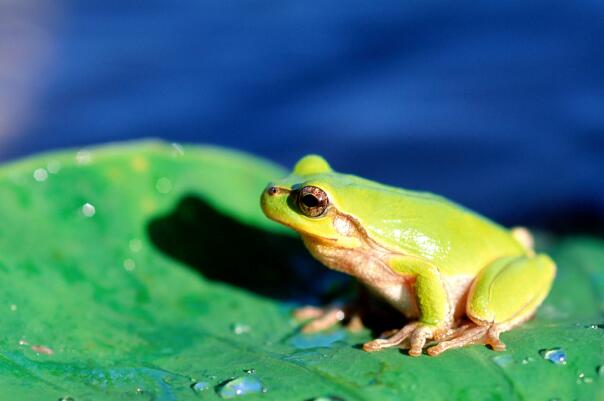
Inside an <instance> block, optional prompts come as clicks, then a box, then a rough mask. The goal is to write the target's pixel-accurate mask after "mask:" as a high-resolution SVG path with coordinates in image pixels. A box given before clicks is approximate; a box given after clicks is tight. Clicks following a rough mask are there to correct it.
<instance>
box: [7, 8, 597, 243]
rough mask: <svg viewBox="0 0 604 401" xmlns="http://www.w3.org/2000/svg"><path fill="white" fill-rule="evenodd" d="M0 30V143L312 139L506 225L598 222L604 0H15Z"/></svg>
mask: <svg viewBox="0 0 604 401" xmlns="http://www.w3.org/2000/svg"><path fill="white" fill-rule="evenodd" d="M24 3H27V4H24ZM0 35H1V37H2V40H1V41H0V160H9V159H13V158H16V157H20V156H24V155H29V154H32V153H35V152H39V151H44V150H49V149H57V148H62V147H65V146H70V147H74V146H75V147H81V146H85V145H89V144H93V143H103V142H107V141H117V140H124V139H133V138H143V137H160V138H164V139H167V140H170V141H178V142H194V143H212V144H218V145H224V146H228V147H234V148H237V149H241V150H244V151H248V152H252V153H255V154H258V155H261V156H264V157H267V158H270V159H272V160H274V161H276V162H279V163H281V164H283V165H286V166H291V165H293V163H295V161H296V160H297V158H299V157H300V156H301V155H303V154H305V153H309V152H316V153H320V154H323V155H324V156H325V157H326V158H327V159H328V160H329V161H330V162H331V164H332V165H333V166H335V168H336V169H338V170H340V171H345V172H353V173H356V174H359V175H363V176H367V177H369V178H373V179H376V180H380V181H383V182H386V183H390V184H395V185H399V186H404V187H407V188H413V189H422V190H430V191H433V192H437V193H441V194H443V195H446V196H448V197H450V198H452V199H454V200H456V201H458V202H461V203H463V204H465V205H467V206H469V207H471V208H474V209H477V210H478V211H480V212H482V213H485V214H487V215H489V216H490V217H492V218H495V219H497V220H499V221H501V222H503V223H505V224H509V225H512V224H530V225H537V226H541V227H544V228H548V229H553V230H559V231H565V232H577V231H593V230H598V229H601V228H602V226H603V224H602V222H603V221H604V45H603V41H604V3H602V2H597V1H585V0H581V1H573V2H568V1H567V2H555V1H531V2H526V1H510V2H505V3H503V2H502V3H497V2H487V1H485V2H474V1H455V2H453V1H451V2H446V1H421V2H419V1H415V2H400V1H379V2H368V1H350V0H348V1H322V2H316V3H314V2H307V1H301V0H294V1H239V2H237V1H219V2H207V1H199V0H196V1H192V0H188V1H187V0H182V1H169V0H163V1H161V0H154V1H153V0H149V1H145V2H132V1H107V0H103V1H101V0H82V1H67V0H54V1H50V0H47V1H44V0H38V1H32V2H21V1H17V0H12V1H7V2H4V3H3V4H2V5H0Z"/></svg>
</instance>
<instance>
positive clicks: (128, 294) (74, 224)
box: [0, 142, 604, 401]
mask: <svg viewBox="0 0 604 401" xmlns="http://www.w3.org/2000/svg"><path fill="white" fill-rule="evenodd" d="M283 174H284V171H283V170H282V169H280V168H279V167H277V166H274V165H272V164H270V163H268V162H265V161H262V160H259V159H256V158H252V157H250V156H247V155H244V154H240V153H235V152H232V151H226V150H222V149H217V148H208V147H181V146H178V145H169V144H162V143H155V142H142V143H132V144H126V145H116V146H109V147H102V148H95V149H91V150H83V151H78V152H75V151H69V152H62V153H56V154H47V155H43V156H38V157H35V158H31V159H27V160H24V161H20V162H17V163H12V164H9V165H6V166H4V167H2V168H1V169H0V205H1V207H0V273H1V274H2V291H1V292H0V315H1V316H2V325H1V326H0V332H1V336H0V389H2V392H1V396H0V399H11V400H14V399H37V400H57V399H60V398H62V397H65V399H68V398H67V397H72V398H73V399H74V400H76V401H80V400H103V401H107V400H137V399H140V400H197V399H206V400H220V399H224V398H229V397H233V398H240V397H242V399H246V400H267V401H268V400H300V401H304V400H311V399H315V398H317V399H342V400H351V401H352V400H379V401H384V400H401V399H405V400H426V399H429V400H460V401H461V400H464V401H466V400H549V399H556V398H559V399H562V400H573V399H583V400H595V399H603V398H604V373H602V372H604V369H602V368H599V367H600V366H602V365H604V330H603V327H604V325H603V322H604V318H603V311H604V242H602V241H601V240H598V239H593V238H568V239H565V240H563V241H557V242H554V243H551V244H549V245H548V248H549V249H548V250H549V251H550V252H551V254H552V256H553V257H554V258H555V259H556V261H557V262H558V264H559V275H558V278H557V280H556V283H555V286H554V289H553V291H552V293H551V295H550V296H549V298H548V300H547V301H546V303H545V305H544V306H543V307H542V308H541V309H540V310H539V313H538V315H537V317H536V318H535V319H534V320H532V321H530V322H528V323H527V324H525V325H524V326H522V327H520V328H518V329H515V330H513V331H511V332H509V333H505V334H503V336H502V338H503V340H504V341H505V342H506V343H507V345H508V348H509V351H506V352H504V353H495V352H493V351H491V350H489V349H487V348H485V347H482V346H476V347H469V348H465V349H461V350H454V351H450V352H447V353H445V354H443V355H441V356H439V357H436V358H431V357H428V356H421V357H419V358H410V357H408V356H407V355H405V354H404V353H402V352H400V351H398V350H387V351H383V352H379V353H372V354H369V353H365V352H364V351H362V350H361V349H359V347H358V345H359V344H361V343H362V342H364V341H367V340H368V339H370V338H371V334H370V333H369V332H368V331H364V332H361V333H360V334H355V335H352V334H350V333H347V332H343V331H342V330H337V331H335V332H331V333H325V336H324V337H321V336H318V337H308V338H301V337H300V336H302V335H301V334H299V333H298V325H297V324H296V323H295V322H294V321H293V320H292V319H291V310H292V308H293V306H292V305H293V303H294V302H313V301H314V302H317V301H320V300H321V298H322V297H325V296H326V295H325V294H327V296H329V293H330V291H331V290H332V289H333V285H337V284H338V283H339V281H338V280H337V279H335V280H334V279H333V277H332V276H329V275H327V273H326V272H327V269H324V268H322V267H321V266H318V264H316V263H314V262H313V261H312V260H311V259H310V258H309V257H308V255H307V254H306V252H305V251H304V250H303V249H302V247H301V245H300V243H299V240H298V239H297V238H296V237H295V236H294V235H292V234H291V233H290V232H289V231H288V230H287V229H285V228H282V227H280V226H278V225H275V224H274V223H272V222H270V221H268V220H267V219H266V218H264V216H263V215H262V213H261V211H260V209H259V207H258V197H259V193H260V191H261V190H262V188H263V187H264V186H265V185H266V183H267V182H268V181H269V180H270V179H273V178H275V177H278V176H280V175H283ZM334 283H335V284H334ZM300 344H302V346H301V345H300ZM555 348H558V349H559V350H556V351H555V352H554V353H553V354H556V352H558V353H557V354H556V355H557V357H556V358H557V359H558V361H559V360H560V358H561V357H560V354H559V352H563V354H564V361H562V362H564V363H554V361H552V360H551V358H550V359H548V358H544V356H543V355H546V354H547V351H548V350H552V349H555ZM551 354H552V353H549V354H548V355H551ZM319 397H325V398H319ZM329 397H331V398H329Z"/></svg>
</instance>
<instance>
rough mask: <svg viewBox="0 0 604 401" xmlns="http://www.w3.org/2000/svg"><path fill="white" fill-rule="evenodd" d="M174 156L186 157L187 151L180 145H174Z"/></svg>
mask: <svg viewBox="0 0 604 401" xmlns="http://www.w3.org/2000/svg"><path fill="white" fill-rule="evenodd" d="M172 149H173V151H172V154H173V155H174V156H184V154H185V150H184V149H183V147H182V145H180V144H179V143H176V142H174V143H172Z"/></svg>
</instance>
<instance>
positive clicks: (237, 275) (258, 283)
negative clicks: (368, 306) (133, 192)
mask: <svg viewBox="0 0 604 401" xmlns="http://www.w3.org/2000/svg"><path fill="white" fill-rule="evenodd" d="M148 234H149V237H150V239H151V242H152V243H153V244H154V245H155V246H157V247H158V248H159V249H160V250H161V251H162V252H163V253H165V254H166V255H168V256H170V257H172V258H174V259H176V260H178V261H180V262H183V263H185V264H187V265H188V266H190V267H192V268H194V269H195V270H197V271H198V272H200V273H201V274H202V275H203V276H204V277H206V278H208V279H210V280H215V281H222V282H225V283H228V284H230V285H233V286H238V287H241V288H243V289H246V290H248V291H251V292H254V293H257V294H259V295H263V296H267V297H272V298H278V299H287V300H292V301H299V302H312V303H316V302H323V301H325V299H324V298H323V296H324V295H325V293H326V290H327V293H328V294H329V287H332V288H334V287H340V288H341V287H342V286H341V285H338V283H341V282H342V281H343V280H342V277H340V275H337V277H336V276H334V275H333V273H331V272H329V271H328V270H327V269H325V268H324V267H322V266H320V265H319V264H318V263H316V262H315V261H314V260H312V258H311V257H310V256H309V255H308V254H307V252H306V250H305V249H304V247H303V245H302V242H301V241H300V240H299V239H297V238H295V237H290V236H286V235H281V234H276V233H271V232H269V231H265V230H261V229H258V228H255V227H253V226H249V225H246V224H242V223H241V222H239V221H237V220H235V219H233V218H232V217H230V216H228V215H226V214H224V213H222V212H220V211H218V210H216V209H215V208H213V207H212V206H211V205H210V204H209V203H207V202H206V201H204V200H203V199H201V198H199V197H196V196H193V195H188V196H185V197H184V198H182V199H181V200H180V202H179V203H178V204H177V205H176V207H175V208H174V209H173V210H172V211H171V212H170V213H169V214H168V215H165V216H160V217H157V218H155V219H153V220H152V221H151V222H150V223H149V226H148Z"/></svg>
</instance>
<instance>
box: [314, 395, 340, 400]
mask: <svg viewBox="0 0 604 401" xmlns="http://www.w3.org/2000/svg"><path fill="white" fill-rule="evenodd" d="M307 401H344V399H343V398H340V397H335V396H333V395H327V396H322V397H316V398H311V399H310V400H307Z"/></svg>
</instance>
